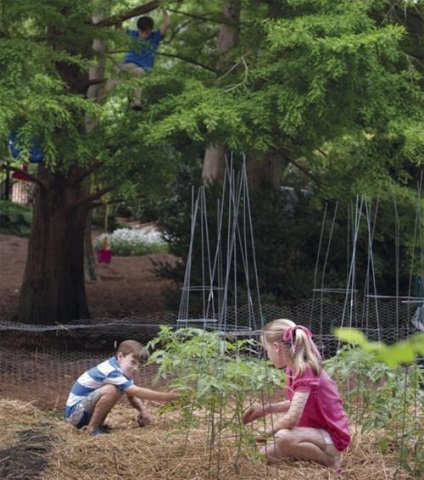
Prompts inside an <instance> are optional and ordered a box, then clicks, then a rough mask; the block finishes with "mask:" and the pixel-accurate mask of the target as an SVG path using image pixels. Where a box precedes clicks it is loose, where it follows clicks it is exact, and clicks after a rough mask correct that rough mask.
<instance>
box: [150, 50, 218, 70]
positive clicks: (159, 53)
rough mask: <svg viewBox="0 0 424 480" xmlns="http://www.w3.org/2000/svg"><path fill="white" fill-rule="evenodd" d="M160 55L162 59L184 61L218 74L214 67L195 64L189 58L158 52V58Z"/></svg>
mask: <svg viewBox="0 0 424 480" xmlns="http://www.w3.org/2000/svg"><path fill="white" fill-rule="evenodd" d="M159 55H160V56H162V57H170V58H178V60H182V61H184V62H187V63H190V64H191V65H197V66H198V67H201V68H204V69H205V70H209V71H210V72H213V73H216V70H214V69H213V68H212V67H209V66H208V65H205V64H203V63H199V62H195V61H194V60H191V59H190V58H188V57H183V56H182V55H175V54H172V53H162V52H158V56H159Z"/></svg>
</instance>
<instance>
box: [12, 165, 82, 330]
mask: <svg viewBox="0 0 424 480" xmlns="http://www.w3.org/2000/svg"><path fill="white" fill-rule="evenodd" d="M39 168H40V179H42V181H43V182H44V184H45V187H37V188H36V194H35V199H34V213H33V225H32V231H31V236H30V239H29V245H28V258H27V262H26V268H25V273H24V279H23V284H22V289H21V294H20V299H19V300H20V301H19V310H18V316H17V321H19V322H23V323H31V324H46V325H54V324H56V323H69V322H70V321H72V320H75V319H81V318H88V317H89V311H88V306H87V300H86V292H85V284H84V230H85V222H86V217H87V212H88V205H86V204H82V205H81V199H82V198H84V197H85V196H86V195H87V193H88V192H87V185H88V184H87V182H78V181H75V179H74V178H73V177H72V176H67V177H64V176H63V175H61V174H59V173H51V172H48V171H43V166H42V165H41V166H40V167H39ZM78 205H79V206H78Z"/></svg>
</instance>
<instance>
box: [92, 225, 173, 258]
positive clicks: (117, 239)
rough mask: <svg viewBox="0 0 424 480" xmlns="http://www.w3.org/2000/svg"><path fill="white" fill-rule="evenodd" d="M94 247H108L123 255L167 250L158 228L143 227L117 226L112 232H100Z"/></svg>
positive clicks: (164, 251) (146, 253)
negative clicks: (147, 228)
mask: <svg viewBox="0 0 424 480" xmlns="http://www.w3.org/2000/svg"><path fill="white" fill-rule="evenodd" d="M95 248H96V250H99V249H107V248H109V249H111V250H112V251H113V253H114V254H115V255H119V256H123V257H128V256H135V255H149V254H154V253H166V252H167V251H168V246H167V244H166V243H165V241H164V240H163V238H162V235H161V233H160V232H159V231H158V230H156V229H149V230H146V229H144V228H134V229H133V228H118V229H116V230H114V231H113V232H112V233H107V234H106V233H102V234H101V235H99V236H98V237H97V238H96V240H95Z"/></svg>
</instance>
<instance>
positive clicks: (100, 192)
mask: <svg viewBox="0 0 424 480" xmlns="http://www.w3.org/2000/svg"><path fill="white" fill-rule="evenodd" d="M112 190H113V187H111V186H109V187H104V188H101V189H100V190H97V192H94V193H92V194H91V195H88V196H87V197H85V198H83V199H81V200H80V201H79V202H75V203H74V204H73V205H72V207H71V210H75V209H77V208H79V207H81V206H82V205H86V204H87V203H91V202H93V201H94V200H97V199H99V198H100V197H101V196H102V195H104V194H105V193H107V192H111V191H112Z"/></svg>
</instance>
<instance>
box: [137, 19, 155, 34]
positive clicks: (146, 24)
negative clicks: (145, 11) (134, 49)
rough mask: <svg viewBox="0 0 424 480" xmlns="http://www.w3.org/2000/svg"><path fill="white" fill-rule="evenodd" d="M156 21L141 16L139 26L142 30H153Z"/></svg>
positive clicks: (138, 21)
mask: <svg viewBox="0 0 424 480" xmlns="http://www.w3.org/2000/svg"><path fill="white" fill-rule="evenodd" d="M153 26H154V22H153V19H152V18H150V17H140V18H139V19H138V20H137V28H138V29H139V30H141V31H145V30H153Z"/></svg>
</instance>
